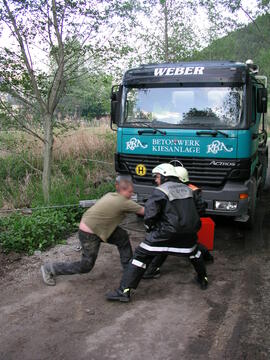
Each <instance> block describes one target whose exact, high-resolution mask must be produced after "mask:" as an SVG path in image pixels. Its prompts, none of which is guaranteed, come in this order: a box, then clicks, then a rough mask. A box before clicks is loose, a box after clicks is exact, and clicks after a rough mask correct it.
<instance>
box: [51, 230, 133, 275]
mask: <svg viewBox="0 0 270 360" xmlns="http://www.w3.org/2000/svg"><path fill="white" fill-rule="evenodd" d="M79 240H80V243H81V247H82V256H81V260H80V261H75V262H57V263H53V264H52V270H53V273H54V275H72V274H82V273H88V272H89V271H91V270H92V268H93V267H94V265H95V262H96V259H97V256H98V252H99V248H100V244H101V242H102V240H101V239H100V238H99V237H98V236H97V235H95V234H89V233H86V232H84V231H82V230H79ZM107 242H108V243H109V244H112V245H115V246H117V248H118V251H119V254H120V261H121V264H122V267H123V268H124V269H125V268H126V267H127V265H128V263H129V261H130V259H131V258H132V248H131V245H130V242H129V236H128V233H127V231H126V230H124V229H122V228H121V227H119V226H118V227H117V228H116V229H115V231H114V232H113V233H112V235H111V236H110V237H109V239H108V241H107Z"/></svg>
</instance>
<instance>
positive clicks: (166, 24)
mask: <svg viewBox="0 0 270 360" xmlns="http://www.w3.org/2000/svg"><path fill="white" fill-rule="evenodd" d="M164 55H165V61H166V62H169V39H168V7H167V1H165V2H164Z"/></svg>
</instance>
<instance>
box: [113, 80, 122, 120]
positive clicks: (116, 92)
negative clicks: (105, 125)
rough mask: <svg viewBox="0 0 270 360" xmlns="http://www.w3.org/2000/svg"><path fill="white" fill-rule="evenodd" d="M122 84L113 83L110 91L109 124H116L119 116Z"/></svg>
mask: <svg viewBox="0 0 270 360" xmlns="http://www.w3.org/2000/svg"><path fill="white" fill-rule="evenodd" d="M121 94H122V86H120V85H114V86H113V87H112V91H111V124H117V123H118V120H119V117H120V105H121Z"/></svg>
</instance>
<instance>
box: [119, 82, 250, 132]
mask: <svg viewBox="0 0 270 360" xmlns="http://www.w3.org/2000/svg"><path fill="white" fill-rule="evenodd" d="M242 97H243V89H242V88H240V87H199V88H195V87H189V88H186V87H185V88H179V87H177V88H174V87H167V88H165V87H162V88H126V91H125V92H124V99H123V102H124V105H125V106H124V111H123V118H122V123H123V124H124V125H126V126H136V127H139V126H147V125H150V126H156V127H178V126H179V127H193V126H195V125H196V126H197V127H208V128H235V127H236V126H237V125H238V124H239V122H240V118H241V109H242Z"/></svg>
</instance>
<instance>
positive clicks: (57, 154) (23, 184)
mask: <svg viewBox="0 0 270 360" xmlns="http://www.w3.org/2000/svg"><path fill="white" fill-rule="evenodd" d="M0 142H1V143H5V144H6V149H5V151H3V150H2V151H1V153H0V161H1V166H0V180H1V181H0V208H2V210H5V209H16V208H30V207H31V208H35V207H40V206H43V205H44V201H43V195H42V188H41V171H42V146H41V145H40V143H39V142H37V141H35V140H33V139H32V138H30V137H27V136H25V135H24V134H22V133H18V132H17V133H10V134H4V135H2V139H1V138H0ZM115 146H116V139H115V134H114V133H112V132H111V130H109V129H108V128H107V127H100V128H79V129H77V130H76V131H74V130H72V131H70V132H69V133H66V134H65V135H62V136H58V137H56V139H55V142H54V151H53V166H52V187H51V199H50V203H51V205H66V204H79V201H80V200H86V199H98V198H100V197H101V196H102V195H103V194H104V193H106V192H108V191H112V190H113V188H114V184H113V178H114V165H113V156H114V151H115ZM93 160H97V162H96V161H93ZM82 212H83V210H82V209H80V208H79V207H76V206H75V207H74V208H64V209H51V210H38V211H37V210H35V211H33V213H32V215H27V216H25V215H22V214H21V213H14V214H12V215H9V216H1V217H0V246H1V248H2V250H4V251H6V252H8V251H19V252H24V253H28V254H32V253H33V251H34V250H36V249H39V250H44V249H46V248H47V247H48V246H52V245H54V244H56V243H58V242H62V241H63V239H64V237H65V236H66V235H67V234H68V233H70V232H72V231H74V229H76V227H77V225H78V224H77V223H78V221H79V219H80V217H81V215H82ZM2 214H3V213H2Z"/></svg>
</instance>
